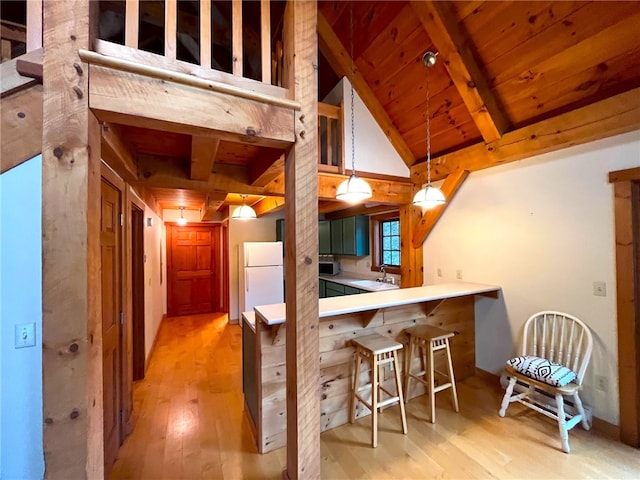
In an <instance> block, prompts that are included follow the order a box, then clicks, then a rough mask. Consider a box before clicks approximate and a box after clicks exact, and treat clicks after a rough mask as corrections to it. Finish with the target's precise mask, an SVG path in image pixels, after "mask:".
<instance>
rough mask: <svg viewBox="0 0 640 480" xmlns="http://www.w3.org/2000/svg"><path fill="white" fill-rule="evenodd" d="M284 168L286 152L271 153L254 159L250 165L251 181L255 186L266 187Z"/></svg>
mask: <svg viewBox="0 0 640 480" xmlns="http://www.w3.org/2000/svg"><path fill="white" fill-rule="evenodd" d="M283 170H284V154H283V153H277V152H276V153H271V152H270V155H267V156H263V157H261V158H260V159H259V160H257V161H254V162H253V163H252V164H251V166H250V167H249V183H250V184H251V185H253V186H254V187H264V186H265V185H267V184H268V183H269V182H271V181H272V180H273V179H275V178H276V177H278V175H280V174H281V173H282V171H283Z"/></svg>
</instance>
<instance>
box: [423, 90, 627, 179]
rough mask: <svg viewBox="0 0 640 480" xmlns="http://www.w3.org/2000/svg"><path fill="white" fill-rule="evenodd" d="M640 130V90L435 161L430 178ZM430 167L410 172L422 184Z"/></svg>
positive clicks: (483, 167) (579, 109) (510, 133)
mask: <svg viewBox="0 0 640 480" xmlns="http://www.w3.org/2000/svg"><path fill="white" fill-rule="evenodd" d="M639 129H640V88H635V89H633V90H629V91H628V92H625V93H621V94H620V95H616V96H615V97H610V98H607V99H606V100H602V101H600V102H597V103H593V104H591V105H587V106H586V107H582V108H578V109H576V110H573V111H571V112H567V113H563V114H562V115H558V116H556V117H553V118H550V119H547V120H543V121H541V122H538V123H535V124H533V125H529V126H527V127H523V128H520V129H518V130H515V131H513V132H509V133H506V134H505V135H504V136H503V137H502V138H501V139H500V140H496V141H495V142H491V143H489V144H486V145H485V144H484V143H479V144H476V145H473V146H471V147H467V148H463V149H460V150H458V151H456V152H453V153H450V154H446V155H442V156H440V157H437V158H435V159H433V160H432V164H431V177H432V179H434V180H440V179H443V178H445V177H446V176H447V175H449V174H451V173H453V172H455V171H456V170H469V171H470V172H474V171H476V170H482V169H485V168H489V167H494V166H496V165H501V164H504V163H509V162H515V161H517V160H522V159H525V158H530V157H534V156H536V155H541V154H543V153H548V152H553V151H556V150H561V149H563V148H567V147H573V146H575V145H581V144H583V143H587V142H592V141H594V140H599V139H601V138H607V137H612V136H614V135H620V134H622V133H626V132H630V131H633V130H639ZM426 178H427V165H426V163H424V162H423V163H420V164H418V165H415V166H414V167H413V168H412V169H411V179H412V180H413V183H414V184H416V185H421V184H423V183H424V182H425V181H426Z"/></svg>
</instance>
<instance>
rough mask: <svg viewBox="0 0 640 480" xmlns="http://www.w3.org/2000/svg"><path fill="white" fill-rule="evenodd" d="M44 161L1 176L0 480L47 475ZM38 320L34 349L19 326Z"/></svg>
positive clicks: (31, 163)
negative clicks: (17, 342)
mask: <svg viewBox="0 0 640 480" xmlns="http://www.w3.org/2000/svg"><path fill="white" fill-rule="evenodd" d="M41 212H42V159H41V157H40V156H39V155H38V156H37V157H34V158H33V159H31V160H29V161H28V162H25V163H23V164H22V165H19V166H17V167H15V168H13V169H11V170H9V171H8V172H5V173H3V174H2V175H0V332H1V333H0V392H2V395H1V397H0V478H5V479H16V478H28V479H32V478H33V479H35V478H42V477H43V475H44V456H43V452H42V241H41V239H42V228H41V225H42V221H41ZM31 322H34V323H35V326H36V328H35V335H36V345H35V347H28V348H21V349H15V348H14V325H16V324H23V323H31Z"/></svg>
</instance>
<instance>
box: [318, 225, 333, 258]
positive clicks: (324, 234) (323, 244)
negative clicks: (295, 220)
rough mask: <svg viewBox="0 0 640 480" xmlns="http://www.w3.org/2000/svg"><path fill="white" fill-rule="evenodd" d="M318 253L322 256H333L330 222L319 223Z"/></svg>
mask: <svg viewBox="0 0 640 480" xmlns="http://www.w3.org/2000/svg"><path fill="white" fill-rule="evenodd" d="M318 253H319V254H320V255H330V254H331V222H330V221H329V220H320V221H319V222H318Z"/></svg>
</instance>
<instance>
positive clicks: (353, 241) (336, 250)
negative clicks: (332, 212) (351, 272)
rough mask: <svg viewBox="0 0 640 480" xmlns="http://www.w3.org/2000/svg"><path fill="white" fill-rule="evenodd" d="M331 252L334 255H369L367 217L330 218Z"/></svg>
mask: <svg viewBox="0 0 640 480" xmlns="http://www.w3.org/2000/svg"><path fill="white" fill-rule="evenodd" d="M331 253H333V254H334V255H354V256H358V257H362V256H365V255H369V217H368V216H366V215H355V216H353V217H346V218H339V219H336V220H331Z"/></svg>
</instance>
